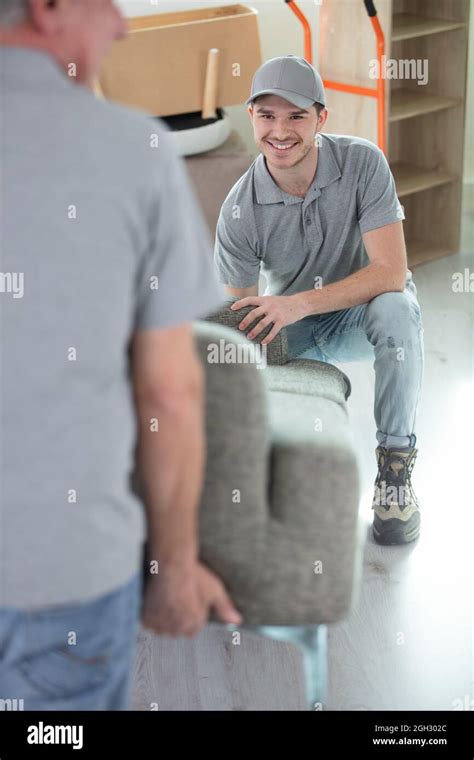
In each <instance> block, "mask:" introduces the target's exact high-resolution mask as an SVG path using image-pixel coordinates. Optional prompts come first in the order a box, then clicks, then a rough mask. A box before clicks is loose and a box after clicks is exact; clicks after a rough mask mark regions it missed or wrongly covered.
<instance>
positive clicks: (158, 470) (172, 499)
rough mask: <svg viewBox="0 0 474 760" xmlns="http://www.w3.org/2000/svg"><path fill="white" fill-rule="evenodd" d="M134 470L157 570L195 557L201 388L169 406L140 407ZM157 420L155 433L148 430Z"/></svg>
mask: <svg viewBox="0 0 474 760" xmlns="http://www.w3.org/2000/svg"><path fill="white" fill-rule="evenodd" d="M139 417H140V423H139V424H140V432H139V443H138V470H139V479H140V484H141V490H142V495H143V499H144V502H145V507H146V511H147V518H148V541H149V549H150V559H156V560H158V562H159V563H160V567H162V566H164V567H169V566H174V565H177V564H180V565H185V566H186V565H188V566H191V565H192V564H193V563H194V562H195V561H196V560H197V558H198V508H199V501H200V496H201V487H202V479H203V469H204V419H203V403H202V389H199V390H196V393H195V394H193V395H188V396H186V397H185V398H177V399H175V400H173V401H170V402H169V403H168V404H165V403H161V404H157V403H153V402H148V403H145V404H142V405H141V409H140V414H139ZM154 419H156V420H157V421H158V430H157V431H153V429H150V426H151V425H152V421H153V420H154Z"/></svg>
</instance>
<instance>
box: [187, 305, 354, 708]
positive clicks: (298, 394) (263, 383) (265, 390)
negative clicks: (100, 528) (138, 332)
mask: <svg viewBox="0 0 474 760" xmlns="http://www.w3.org/2000/svg"><path fill="white" fill-rule="evenodd" d="M244 313H245V312H244V311H240V312H239V313H236V312H233V311H232V310H230V309H229V308H228V306H225V307H223V309H222V310H220V311H219V313H217V314H214V315H212V316H211V317H210V318H209V321H207V322H196V323H195V336H196V341H197V346H198V349H199V353H200V355H201V358H202V361H203V364H204V366H205V368H206V378H207V438H208V452H207V470H206V478H205V486H204V493H203V498H202V504H201V513H200V540H201V558H202V560H203V561H204V562H206V564H208V565H209V567H211V568H212V569H213V570H214V571H215V572H217V573H218V574H219V575H220V576H221V577H222V579H223V581H224V582H225V584H226V586H227V588H228V590H229V592H230V594H231V596H232V598H233V599H234V601H235V603H236V604H237V606H238V607H239V609H240V611H241V612H242V615H243V619H244V625H245V626H246V627H249V628H252V629H254V630H258V631H259V632H261V633H264V634H266V635H269V636H272V637H273V638H280V639H285V640H291V641H293V642H295V643H298V644H300V645H302V646H303V650H304V652H305V663H306V670H307V683H308V700H309V702H310V704H311V705H313V704H314V703H315V702H321V703H322V702H323V700H324V673H325V661H326V653H325V635H326V625H327V624H329V623H334V622H336V621H338V620H340V619H341V618H343V617H344V616H345V615H347V613H348V611H349V610H350V608H351V606H352V604H353V602H354V598H355V591H356V589H357V585H358V576H359V567H360V551H359V540H358V505H359V477H358V469H357V464H356V457H355V453H354V447H353V443H352V436H351V432H350V428H349V425H348V414H347V408H346V399H347V397H348V395H349V393H350V384H349V381H348V378H347V377H346V376H345V375H344V374H343V373H342V372H341V371H340V370H338V369H337V368H336V367H333V366H331V365H328V364H323V363H321V362H314V361H308V360H292V361H288V360H287V355H286V336H285V332H284V331H282V332H281V333H280V335H279V336H278V337H277V338H276V339H275V340H274V341H273V342H272V343H271V344H270V346H269V347H268V352H267V357H266V359H267V364H268V366H266V367H265V368H258V367H259V364H258V360H257V359H256V360H255V361H253V362H252V361H248V362H246V361H245V358H243V357H245V356H246V354H245V347H248V346H251V347H252V345H251V342H250V341H248V340H247V338H246V337H245V336H244V335H243V334H242V333H238V332H237V331H236V330H235V329H233V328H235V327H236V326H237V324H238V322H239V321H240V320H241V319H242V317H243V315H244ZM249 329H250V328H249ZM263 335H265V333H263V334H262V335H261V336H259V338H258V340H261V339H262V337H263ZM216 346H217V347H219V350H220V354H219V358H220V361H216V356H217V353H216ZM231 346H234V349H233V350H232V349H230V350H227V354H226V353H225V349H226V348H227V349H229V347H231ZM239 346H240V347H241V354H240V358H241V361H238V360H236V357H238V356H239V353H238V350H237V349H238V347H239ZM242 347H243V348H242ZM252 348H253V347H252ZM247 356H250V357H251V356H252V353H251V352H249V353H248V354H247ZM226 357H227V360H226ZM229 359H230V361H229ZM232 359H234V360H232Z"/></svg>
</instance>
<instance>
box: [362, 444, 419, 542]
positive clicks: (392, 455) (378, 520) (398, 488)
mask: <svg viewBox="0 0 474 760" xmlns="http://www.w3.org/2000/svg"><path fill="white" fill-rule="evenodd" d="M417 453H418V450H417V449H415V448H400V449H385V448H384V447H383V446H379V447H378V448H377V449H376V451H375V454H376V457H377V466H378V474H377V477H376V479H375V492H374V500H373V503H372V509H373V510H374V523H373V534H374V538H375V540H376V541H377V543H378V544H385V545H387V544H389V545H392V544H408V543H410V542H411V541H415V540H416V539H417V538H418V536H419V534H420V507H419V504H418V499H417V498H416V496H415V492H414V491H413V487H412V484H411V472H412V470H413V467H414V464H415V459H416V455H417Z"/></svg>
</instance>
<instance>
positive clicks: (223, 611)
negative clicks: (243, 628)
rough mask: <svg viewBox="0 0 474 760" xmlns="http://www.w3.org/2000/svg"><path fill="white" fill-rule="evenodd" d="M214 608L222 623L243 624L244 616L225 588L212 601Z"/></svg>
mask: <svg viewBox="0 0 474 760" xmlns="http://www.w3.org/2000/svg"><path fill="white" fill-rule="evenodd" d="M212 607H213V609H214V611H215V613H216V615H217V617H218V618H219V620H220V621H221V622H222V623H231V624H234V625H240V623H241V622H242V615H241V614H240V612H239V611H238V610H237V609H236V608H235V607H234V605H233V603H232V601H231V599H230V597H229V596H228V595H227V592H226V591H225V589H224V587H223V586H221V587H220V588H219V589H218V590H217V592H216V595H215V596H214V599H213V601H212Z"/></svg>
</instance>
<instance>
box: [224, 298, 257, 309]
mask: <svg viewBox="0 0 474 760" xmlns="http://www.w3.org/2000/svg"><path fill="white" fill-rule="evenodd" d="M261 303H262V296H247V298H241V299H240V301H236V302H235V303H233V304H231V307H230V308H231V309H232V310H233V311H238V310H239V309H243V308H245V306H260V305H261Z"/></svg>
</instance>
